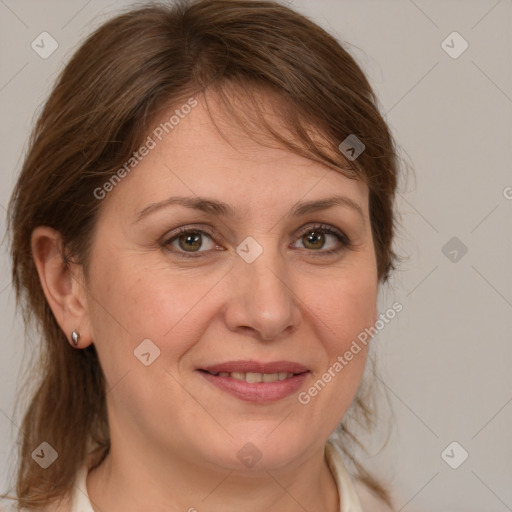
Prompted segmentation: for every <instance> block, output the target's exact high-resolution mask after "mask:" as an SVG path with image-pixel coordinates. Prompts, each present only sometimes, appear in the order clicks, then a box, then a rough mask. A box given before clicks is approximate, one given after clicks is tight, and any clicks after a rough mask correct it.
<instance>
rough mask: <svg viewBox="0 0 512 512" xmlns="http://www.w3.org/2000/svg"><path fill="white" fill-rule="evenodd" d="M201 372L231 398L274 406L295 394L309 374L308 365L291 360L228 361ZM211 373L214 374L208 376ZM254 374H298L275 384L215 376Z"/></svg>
mask: <svg viewBox="0 0 512 512" xmlns="http://www.w3.org/2000/svg"><path fill="white" fill-rule="evenodd" d="M198 372H199V374H200V375H202V376H203V378H204V379H206V380H207V381H208V382H209V383H211V384H213V385H214V386H216V387H217V388H218V389H220V390H222V391H224V392H226V393H229V394H230V395H232V396H234V397H236V398H238V399H240V400H244V401H247V402H253V403H260V404H264V403H271V402H275V401H278V400H282V399H283V398H286V397H288V396H290V395H292V394H294V393H296V392H297V391H298V390H299V389H300V388H301V386H302V385H303V384H304V381H305V380H306V379H307V377H308V375H309V374H310V371H309V370H308V368H306V367H305V366H303V365H301V364H299V363H295V362H291V361H275V362H269V363H262V362H258V361H229V362H225V363H220V364H215V365H212V366H207V367H204V368H198ZM208 372H211V373H208ZM220 372H227V373H232V372H244V373H247V372H253V373H279V372H286V373H295V374H297V375H294V376H293V377H290V378H287V379H284V380H280V381H275V382H255V383H250V382H245V381H242V380H237V379H233V378H231V377H220V376H218V375H212V373H220Z"/></svg>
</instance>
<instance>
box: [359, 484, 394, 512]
mask: <svg viewBox="0 0 512 512" xmlns="http://www.w3.org/2000/svg"><path fill="white" fill-rule="evenodd" d="M354 488H355V490H356V492H357V495H358V496H359V501H360V502H361V508H362V510H363V512H395V511H394V510H393V509H392V508H390V507H389V506H388V505H386V503H384V502H383V501H382V500H380V499H379V498H377V497H376V496H375V495H374V494H372V493H371V492H370V491H369V490H368V488H367V487H366V485H364V484H363V483H362V482H360V481H355V482H354Z"/></svg>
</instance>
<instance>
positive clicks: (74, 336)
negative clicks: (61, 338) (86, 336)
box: [71, 331, 80, 347]
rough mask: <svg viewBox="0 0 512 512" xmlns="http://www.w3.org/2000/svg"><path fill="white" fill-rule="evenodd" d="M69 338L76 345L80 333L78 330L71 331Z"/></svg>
mask: <svg viewBox="0 0 512 512" xmlns="http://www.w3.org/2000/svg"><path fill="white" fill-rule="evenodd" d="M71 339H72V340H73V345H75V347H76V346H77V345H78V341H79V340H80V333H79V332H78V331H73V332H72V333H71Z"/></svg>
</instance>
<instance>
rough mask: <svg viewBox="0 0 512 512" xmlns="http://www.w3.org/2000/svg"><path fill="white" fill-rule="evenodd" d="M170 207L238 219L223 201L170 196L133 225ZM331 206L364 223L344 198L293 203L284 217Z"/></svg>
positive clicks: (144, 211)
mask: <svg viewBox="0 0 512 512" xmlns="http://www.w3.org/2000/svg"><path fill="white" fill-rule="evenodd" d="M172 205H179V206H184V207H185V208H190V209H193V210H198V211H202V212H205V213H209V214H214V215H218V216H222V217H233V218H238V217H239V215H238V214H237V212H236V210H235V209H234V208H233V206H231V205H229V204H227V203H225V202H223V201H218V200H216V199H212V198H208V197H186V196H172V197H169V198H167V199H164V200H163V201H160V202H158V203H151V204H150V205H148V206H146V207H145V208H144V209H142V210H141V211H140V212H139V213H138V214H137V217H136V219H135V223H136V222H139V221H140V220H142V219H143V218H145V217H147V216H148V215H150V214H152V213H154V212H156V211H158V210H161V209H163V208H167V207H169V206H172ZM333 206H343V207H345V208H349V209H351V210H353V211H355V212H356V213H357V214H358V215H359V216H360V217H361V219H362V220H363V222H364V221H365V216H364V213H363V210H362V208H361V207H360V206H359V205H358V204H357V203H356V202H355V201H353V200H352V199H350V198H349V197H346V196H330V197H326V198H323V199H317V200H313V201H305V202H298V203H295V204H294V205H293V207H292V209H291V211H290V212H289V213H288V214H287V215H286V217H288V218H290V217H294V216H301V215H306V214H308V213H314V212H317V211H321V210H327V209H329V208H332V207H333Z"/></svg>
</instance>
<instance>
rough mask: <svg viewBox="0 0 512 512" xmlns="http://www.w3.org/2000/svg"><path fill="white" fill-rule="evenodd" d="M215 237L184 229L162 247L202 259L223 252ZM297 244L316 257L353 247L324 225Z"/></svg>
mask: <svg viewBox="0 0 512 512" xmlns="http://www.w3.org/2000/svg"><path fill="white" fill-rule="evenodd" d="M213 236H218V235H212V234H210V233H207V232H206V231H203V230H202V229H194V228H192V227H183V228H180V229H179V230H178V231H177V232H176V233H173V234H171V236H170V237H169V238H167V239H166V240H165V241H164V242H163V243H162V246H163V247H165V248H166V249H167V250H169V251H170V252H173V253H175V254H177V255H179V256H182V257H185V258H187V257H191V258H194V257H200V256H201V255H200V254H198V253H204V252H209V251H211V250H222V248H221V247H220V246H219V245H217V244H216V243H215V242H214V241H213ZM297 242H302V244H303V247H302V248H303V249H308V252H318V254H315V256H322V255H329V254H333V253H337V252H340V251H342V250H343V249H346V248H350V247H351V242H350V240H349V238H348V237H347V236H346V235H345V233H343V232H342V231H339V230H338V229H336V228H333V227H331V226H328V225H324V224H319V225H315V226H309V227H308V229H307V230H303V231H302V234H300V235H299V238H298V240H297ZM297 242H295V243H297ZM326 245H327V248H326V247H325V246H326Z"/></svg>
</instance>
